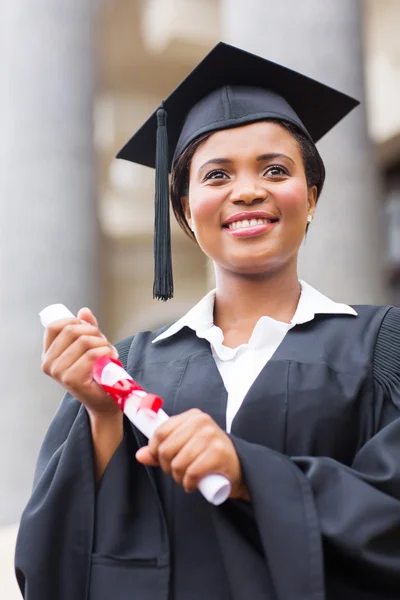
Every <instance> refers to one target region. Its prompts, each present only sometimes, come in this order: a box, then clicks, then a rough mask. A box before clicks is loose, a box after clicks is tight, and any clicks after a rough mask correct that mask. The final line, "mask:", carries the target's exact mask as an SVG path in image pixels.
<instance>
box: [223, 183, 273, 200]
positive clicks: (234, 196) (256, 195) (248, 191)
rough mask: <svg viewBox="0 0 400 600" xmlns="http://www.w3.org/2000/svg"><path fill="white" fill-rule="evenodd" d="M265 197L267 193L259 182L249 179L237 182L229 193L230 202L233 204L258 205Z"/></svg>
mask: <svg viewBox="0 0 400 600" xmlns="http://www.w3.org/2000/svg"><path fill="white" fill-rule="evenodd" d="M267 197H268V191H267V190H266V189H265V188H264V187H263V186H261V185H260V184H259V182H256V181H253V180H250V179H246V180H245V181H244V180H241V181H239V180H238V181H237V182H236V185H235V186H234V187H233V189H232V193H231V201H232V202H233V203H235V204H248V205H250V204H259V203H261V202H264V201H265V200H266V199H267Z"/></svg>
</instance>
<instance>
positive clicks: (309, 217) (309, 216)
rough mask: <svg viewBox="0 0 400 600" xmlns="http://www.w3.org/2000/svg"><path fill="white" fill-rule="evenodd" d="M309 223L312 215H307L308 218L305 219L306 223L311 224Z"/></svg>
mask: <svg viewBox="0 0 400 600" xmlns="http://www.w3.org/2000/svg"><path fill="white" fill-rule="evenodd" d="M311 221H312V215H308V217H307V223H311Z"/></svg>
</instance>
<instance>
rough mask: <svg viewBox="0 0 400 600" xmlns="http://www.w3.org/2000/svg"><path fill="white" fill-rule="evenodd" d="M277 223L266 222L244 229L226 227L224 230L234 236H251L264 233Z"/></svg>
mask: <svg viewBox="0 0 400 600" xmlns="http://www.w3.org/2000/svg"><path fill="white" fill-rule="evenodd" d="M277 224H278V221H274V222H273V223H264V224H263V225H254V226H253V227H243V229H228V228H224V231H226V232H227V233H228V234H229V235H231V236H233V237H238V238H239V237H240V238H249V237H255V236H257V235H262V234H263V233H266V232H267V231H270V230H271V229H273V228H274V227H275V225H277Z"/></svg>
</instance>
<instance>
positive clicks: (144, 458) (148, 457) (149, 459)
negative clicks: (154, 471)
mask: <svg viewBox="0 0 400 600" xmlns="http://www.w3.org/2000/svg"><path fill="white" fill-rule="evenodd" d="M136 460H137V461H138V462H140V463H142V465H146V466H148V467H158V466H159V462H158V460H157V457H156V456H153V454H152V453H151V452H150V450H149V447H148V446H143V448H140V450H138V451H137V452H136Z"/></svg>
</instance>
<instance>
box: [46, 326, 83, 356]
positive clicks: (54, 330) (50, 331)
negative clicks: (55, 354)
mask: <svg viewBox="0 0 400 600" xmlns="http://www.w3.org/2000/svg"><path fill="white" fill-rule="evenodd" d="M80 323H81V321H80V320H79V319H75V318H74V319H72V318H71V319H61V320H59V321H56V322H55V323H50V325H48V326H47V327H46V329H45V330H44V335H43V354H44V353H45V352H47V350H48V349H49V347H50V346H51V344H52V343H53V342H54V340H55V339H56V337H57V336H58V335H59V334H60V333H61V331H63V329H64V327H66V326H67V325H74V324H75V325H79V324H80Z"/></svg>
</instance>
